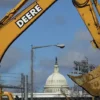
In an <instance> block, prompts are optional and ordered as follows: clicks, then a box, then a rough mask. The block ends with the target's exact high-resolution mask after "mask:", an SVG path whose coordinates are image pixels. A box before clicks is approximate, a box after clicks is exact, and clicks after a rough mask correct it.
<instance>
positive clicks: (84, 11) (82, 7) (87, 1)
mask: <svg viewBox="0 0 100 100" xmlns="http://www.w3.org/2000/svg"><path fill="white" fill-rule="evenodd" d="M72 2H73V5H74V6H75V7H76V9H77V11H78V13H79V14H80V16H81V18H82V20H83V21H84V23H85V25H86V27H87V29H88V30H89V32H90V34H91V36H92V38H93V40H92V41H91V43H92V46H93V47H95V48H98V49H100V25H99V21H98V18H97V15H96V11H95V8H96V10H97V13H98V15H100V4H99V3H98V0H72Z"/></svg>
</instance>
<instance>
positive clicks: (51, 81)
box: [44, 58, 68, 93]
mask: <svg viewBox="0 0 100 100" xmlns="http://www.w3.org/2000/svg"><path fill="white" fill-rule="evenodd" d="M61 89H63V91H64V92H65V93H68V84H67V81H66V78H65V77H64V76H63V75H62V74H61V73H60V71H59V66H58V61H57V58H56V60H55V65H54V71H53V73H52V74H51V75H50V76H49V77H48V78H47V80H46V83H45V86H44V93H61Z"/></svg>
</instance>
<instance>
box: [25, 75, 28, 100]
mask: <svg viewBox="0 0 100 100" xmlns="http://www.w3.org/2000/svg"><path fill="white" fill-rule="evenodd" d="M27 83H28V76H27V75H26V76H25V100H28V84H27Z"/></svg>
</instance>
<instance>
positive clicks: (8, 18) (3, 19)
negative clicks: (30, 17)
mask: <svg viewBox="0 0 100 100" xmlns="http://www.w3.org/2000/svg"><path fill="white" fill-rule="evenodd" d="M27 1H28V0H21V1H20V2H19V3H18V4H17V5H16V7H14V8H13V9H12V10H11V11H9V12H8V13H7V14H6V15H5V16H4V18H2V19H1V20H0V26H1V25H4V24H6V23H7V22H9V21H10V19H11V18H12V17H13V16H14V15H15V14H16V13H17V12H18V11H19V9H20V8H21V7H22V6H23V5H24V4H25V3H26V2H27Z"/></svg>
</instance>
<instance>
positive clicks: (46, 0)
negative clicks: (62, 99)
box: [0, 0, 57, 62]
mask: <svg viewBox="0 0 100 100" xmlns="http://www.w3.org/2000/svg"><path fill="white" fill-rule="evenodd" d="M27 1H28V0H21V1H20V2H19V3H18V4H17V5H16V7H15V8H13V9H12V10H11V11H9V12H8V13H7V14H6V15H5V16H4V18H2V19H1V20H0V62H1V60H2V57H3V55H4V54H5V52H6V50H7V49H8V47H9V46H10V45H11V44H12V43H13V42H14V41H15V40H16V39H17V38H18V37H19V36H20V35H21V34H22V33H23V32H24V31H25V30H26V29H27V28H28V27H29V26H30V25H31V24H32V23H33V22H35V20H36V19H38V18H39V17H40V16H41V15H42V14H43V13H44V12H45V11H46V10H47V9H48V8H49V7H50V6H51V5H52V4H54V3H55V2H56V1H57V0H36V1H34V0H33V1H34V2H33V3H32V4H31V5H29V6H28V7H26V8H25V9H24V10H22V11H21V12H19V13H18V14H16V13H17V12H18V11H19V10H20V8H21V7H22V6H23V5H24V4H25V3H26V2H27ZM15 14H16V15H15Z"/></svg>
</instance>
